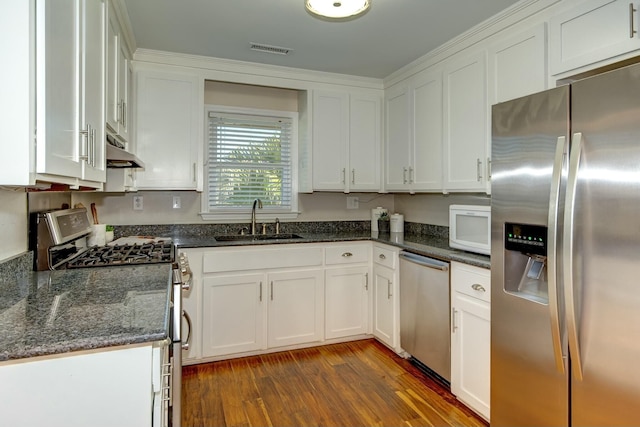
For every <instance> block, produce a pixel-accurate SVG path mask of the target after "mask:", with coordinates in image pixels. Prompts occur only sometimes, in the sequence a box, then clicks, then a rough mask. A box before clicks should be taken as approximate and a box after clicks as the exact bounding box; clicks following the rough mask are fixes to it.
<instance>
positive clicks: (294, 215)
mask: <svg viewBox="0 0 640 427" xmlns="http://www.w3.org/2000/svg"><path fill="white" fill-rule="evenodd" d="M298 215H300V212H281V213H273V212H269V213H264V212H260V211H259V210H258V211H256V221H257V222H260V223H262V222H265V221H275V220H276V218H278V219H280V220H287V219H298ZM200 217H201V218H202V220H203V221H226V222H233V223H248V222H251V210H248V211H247V212H242V213H239V212H221V213H211V212H200Z"/></svg>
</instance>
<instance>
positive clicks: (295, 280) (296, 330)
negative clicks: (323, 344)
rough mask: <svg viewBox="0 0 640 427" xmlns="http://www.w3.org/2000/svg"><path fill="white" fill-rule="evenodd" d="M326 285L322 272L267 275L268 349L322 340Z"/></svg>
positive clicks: (309, 271)
mask: <svg viewBox="0 0 640 427" xmlns="http://www.w3.org/2000/svg"><path fill="white" fill-rule="evenodd" d="M323 282H324V281H323V271H322V270H304V271H291V272H281V273H270V274H269V275H268V298H269V309H268V312H269V313H268V325H269V327H268V333H267V336H268V338H267V342H268V346H269V348H271V347H281V346H285V345H293V344H303V343H308V342H314V341H320V340H322V337H323V335H324V334H323V322H322V320H323V317H324V291H323V289H324V286H323Z"/></svg>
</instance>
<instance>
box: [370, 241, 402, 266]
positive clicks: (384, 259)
mask: <svg viewBox="0 0 640 427" xmlns="http://www.w3.org/2000/svg"><path fill="white" fill-rule="evenodd" d="M396 254H397V251H394V250H393V249H387V248H382V247H380V246H374V247H373V262H375V263H376V264H380V265H384V266H385V267H389V268H392V269H395V268H396Z"/></svg>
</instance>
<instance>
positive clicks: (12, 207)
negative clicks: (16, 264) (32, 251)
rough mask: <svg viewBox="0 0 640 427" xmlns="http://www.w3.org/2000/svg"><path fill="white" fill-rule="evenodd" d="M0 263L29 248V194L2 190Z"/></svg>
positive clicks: (22, 191)
mask: <svg viewBox="0 0 640 427" xmlns="http://www.w3.org/2000/svg"><path fill="white" fill-rule="evenodd" d="M0 206H2V207H1V208H0V236H2V245H0V261H3V260H6V259H8V258H11V257H13V256H15V255H19V254H21V253H23V252H25V251H26V250H27V249H28V247H29V241H28V218H29V217H28V214H27V193H26V192H25V191H24V190H23V189H20V190H16V191H13V190H0Z"/></svg>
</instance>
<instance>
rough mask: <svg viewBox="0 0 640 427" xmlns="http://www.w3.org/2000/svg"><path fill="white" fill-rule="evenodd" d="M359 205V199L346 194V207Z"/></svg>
mask: <svg viewBox="0 0 640 427" xmlns="http://www.w3.org/2000/svg"><path fill="white" fill-rule="evenodd" d="M359 207H360V199H358V198H357V197H355V196H347V209H358V208H359Z"/></svg>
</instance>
